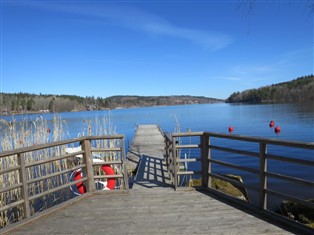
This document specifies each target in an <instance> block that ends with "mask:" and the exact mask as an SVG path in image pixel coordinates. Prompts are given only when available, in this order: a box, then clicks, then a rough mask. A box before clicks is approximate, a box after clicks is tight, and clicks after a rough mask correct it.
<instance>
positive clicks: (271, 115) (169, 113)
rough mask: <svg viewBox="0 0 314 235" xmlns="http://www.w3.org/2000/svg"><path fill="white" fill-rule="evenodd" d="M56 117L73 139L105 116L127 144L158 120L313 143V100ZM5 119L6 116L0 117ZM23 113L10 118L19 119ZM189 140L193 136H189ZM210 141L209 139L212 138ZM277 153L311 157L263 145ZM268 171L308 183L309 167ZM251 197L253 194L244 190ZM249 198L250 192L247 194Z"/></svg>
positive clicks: (306, 191) (303, 191)
mask: <svg viewBox="0 0 314 235" xmlns="http://www.w3.org/2000/svg"><path fill="white" fill-rule="evenodd" d="M43 116H44V118H45V119H47V120H48V123H49V122H50V123H51V120H52V118H53V115H52V114H44V115H43ZM59 116H60V117H61V119H63V120H65V123H66V126H67V129H68V135H69V138H75V137H77V136H79V135H80V133H83V132H84V131H86V120H94V119H103V118H106V119H107V123H108V125H110V126H111V127H112V128H114V129H115V132H116V133H117V134H124V135H125V136H126V141H127V144H130V143H131V141H132V139H133V135H134V132H135V128H136V126H137V125H140V124H158V125H159V126H160V128H161V129H162V130H163V131H166V132H174V131H175V130H176V129H178V128H179V129H180V131H181V132H185V131H188V130H191V131H210V132H219V133H228V127H229V126H233V127H234V132H233V134H239V135H246V136H256V137H267V138H273V139H280V140H293V141H303V142H314V104H313V103H310V104H262V105H243V104H240V105H239V104H224V103H219V104H206V105H185V106H162V107H147V108H130V109H115V110H110V111H109V110H106V111H86V112H68V113H60V114H59ZM37 117H38V115H28V118H29V119H30V120H32V119H36V118H37ZM2 118H5V119H7V120H11V117H5V116H4V117H2ZM22 118H23V116H15V119H16V120H17V121H19V120H20V119H22ZM270 120H274V121H275V126H277V125H278V126H280V128H281V133H280V134H275V133H274V129H272V128H270V127H269V122H270ZM191 141H193V140H191ZM214 141H215V140H214ZM216 141H217V143H220V144H223V145H229V146H231V147H232V145H235V143H228V142H226V143H224V142H223V141H219V140H216ZM244 148H245V149H246V150H252V149H254V148H256V146H252V145H246V146H244ZM269 151H270V152H271V153H274V154H276V153H277V154H282V155H283V156H286V155H287V156H291V157H300V158H305V159H310V160H314V156H313V151H301V152H300V151H296V150H291V149H287V148H278V147H276V146H269V149H268V152H269ZM218 155H219V158H220V159H222V160H227V161H228V162H231V163H233V162H234V163H236V164H239V163H241V164H243V165H245V166H250V167H255V168H257V169H258V160H257V159H252V158H249V157H242V156H233V157H230V154H227V153H221V154H218ZM268 169H270V170H276V171H278V172H279V173H289V174H292V176H294V177H299V178H304V179H309V180H312V181H314V173H313V168H310V167H306V166H300V167H296V166H295V165H292V164H290V165H289V164H286V163H285V164H283V163H282V162H276V161H269V163H268ZM213 171H216V172H217V173H234V174H240V175H242V176H243V179H244V181H245V182H246V183H249V184H256V183H257V181H256V179H255V178H256V177H253V176H252V175H250V174H248V173H245V172H239V171H232V172H229V171H228V172H226V170H225V169H222V168H220V167H219V166H215V165H213ZM269 187H270V188H278V187H281V188H284V189H285V190H287V192H289V193H291V191H293V194H294V195H296V196H299V197H305V198H314V189H313V188H300V187H291V185H290V186H289V187H288V186H287V185H286V184H285V182H281V181H279V180H275V179H274V180H271V181H270V184H269ZM249 193H251V194H252V195H253V194H254V193H253V192H249ZM253 197H254V195H253Z"/></svg>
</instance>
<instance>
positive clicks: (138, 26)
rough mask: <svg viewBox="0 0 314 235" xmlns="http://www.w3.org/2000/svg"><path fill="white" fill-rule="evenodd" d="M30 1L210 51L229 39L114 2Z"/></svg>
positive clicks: (222, 35)
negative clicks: (187, 42)
mask: <svg viewBox="0 0 314 235" xmlns="http://www.w3.org/2000/svg"><path fill="white" fill-rule="evenodd" d="M94 3H95V2H94ZM30 4H31V6H34V7H38V8H40V9H45V10H49V11H57V12H65V13H69V14H73V15H79V16H83V17H87V18H89V19H88V20H91V19H94V20H97V21H98V22H99V21H100V22H104V23H110V24H113V25H117V26H119V27H125V28H129V29H132V30H136V31H141V32H144V33H147V34H150V35H154V36H168V37H174V38H179V39H184V40H188V41H190V42H193V43H196V44H199V45H201V46H202V47H204V48H205V49H208V50H212V51H215V50H219V49H222V48H224V47H227V46H228V45H229V44H230V43H231V42H232V41H233V40H232V38H231V37H230V36H228V35H225V34H222V33H219V32H209V31H205V30H200V29H193V28H185V27H179V26H176V25H174V24H172V23H171V22H169V21H167V20H165V19H164V18H162V17H159V16H157V15H154V14H150V13H147V12H145V11H143V10H141V9H139V8H135V7H130V6H125V5H124V6H122V5H119V6H118V5H112V4H108V3H105V4H101V5H95V4H93V2H91V3H88V4H86V2H79V3H75V4H74V3H71V2H70V3H63V4H56V3H51V2H39V3H38V2H37V3H34V2H32V3H30Z"/></svg>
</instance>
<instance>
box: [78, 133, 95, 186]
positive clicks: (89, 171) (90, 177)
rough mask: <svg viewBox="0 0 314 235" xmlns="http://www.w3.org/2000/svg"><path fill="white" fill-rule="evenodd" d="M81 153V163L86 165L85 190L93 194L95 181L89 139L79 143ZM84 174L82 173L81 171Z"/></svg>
mask: <svg viewBox="0 0 314 235" xmlns="http://www.w3.org/2000/svg"><path fill="white" fill-rule="evenodd" d="M81 145H82V150H84V153H83V163H85V164H86V175H87V182H86V190H87V192H93V191H95V190H96V186H95V180H94V167H93V156H92V152H91V144H90V140H89V139H84V140H83V141H82V143H81ZM83 172H84V171H83Z"/></svg>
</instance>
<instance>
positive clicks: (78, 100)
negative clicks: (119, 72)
mask: <svg viewBox="0 0 314 235" xmlns="http://www.w3.org/2000/svg"><path fill="white" fill-rule="evenodd" d="M0 99H1V101H0V104H1V106H0V112H1V114H2V115H6V114H13V113H37V112H39V113H46V112H69V111H84V110H104V109H116V108H130V107H148V106H166V105H183V104H208V103H216V102H224V100H221V99H215V98H207V97H202V96H184V95H182V96H111V97H107V98H102V97H97V98H95V97H93V96H92V97H80V96H74V95H43V94H39V95H36V94H30V93H21V92H20V93H0Z"/></svg>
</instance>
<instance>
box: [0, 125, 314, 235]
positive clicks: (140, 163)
mask: <svg viewBox="0 0 314 235" xmlns="http://www.w3.org/2000/svg"><path fill="white" fill-rule="evenodd" d="M189 134H191V133H189ZM198 134H199V133H197V134H196V133H194V134H193V135H198ZM174 136H175V135H174ZM85 138H89V137H85ZM93 138H96V137H93ZM119 138H120V137H119ZM166 139H167V138H166V136H164V135H163V133H162V132H161V131H160V130H159V128H158V127H157V126H156V125H140V126H138V128H137V131H136V134H135V137H134V140H133V144H132V146H130V149H129V153H128V155H127V158H128V166H127V168H128V171H129V172H130V169H131V172H133V173H134V174H133V176H132V177H131V179H130V182H129V183H130V185H131V186H130V188H128V187H127V186H125V187H124V190H113V191H95V189H93V188H92V183H89V184H87V193H85V194H83V195H81V196H78V197H76V198H74V199H71V200H70V201H69V202H65V203H62V204H60V205H57V206H55V207H52V208H50V209H47V210H46V211H45V212H41V213H38V214H36V215H33V216H30V217H29V218H27V219H26V220H22V221H20V222H17V223H16V224H15V225H14V224H13V225H12V226H8V228H3V229H2V230H0V233H1V232H2V233H7V234H10V235H11V234H12V235H14V234H23V235H24V234H290V233H304V234H307V233H308V234H311V231H312V230H310V229H309V230H307V229H305V230H298V229H299V227H294V226H289V223H291V221H289V222H286V223H284V222H282V221H283V220H282V219H278V218H275V217H272V216H269V215H268V214H267V213H266V212H265V211H262V212H261V211H259V210H257V208H256V207H252V206H250V205H247V204H246V203H244V202H243V203H241V202H238V200H233V199H230V200H229V199H228V198H227V199H226V198H224V197H220V194H219V193H218V194H217V193H214V192H211V191H208V190H206V189H204V188H188V187H182V188H179V187H177V185H175V183H176V182H174V181H173V180H171V179H173V177H177V176H178V175H179V173H180V172H177V171H173V169H174V168H175V165H173V164H174V163H176V162H175V161H176V160H175V159H172V160H171V159H170V160H169V158H171V156H175V153H177V151H176V148H180V147H181V148H183V147H182V145H178V146H175V144H174V149H172V151H170V150H169V149H167V146H168V143H167V141H169V139H168V140H166ZM80 141H81V142H82V143H83V144H84V143H85V142H83V141H85V139H80ZM173 142H174V143H175V141H174V140H173ZM201 142H202V143H203V144H204V143H206V141H204V139H203V137H201ZM83 146H85V147H83V150H82V151H80V152H79V153H80V154H82V155H83V157H84V156H85V155H87V156H88V155H89V156H90V153H88V151H89V150H90V149H91V148H90V147H88V146H86V143H85V144H84V145H83ZM200 146H201V144H200V145H198V147H200ZM165 147H166V149H165ZM189 147H195V146H192V145H189ZM307 148H310V149H312V148H313V146H312V147H311V146H310V147H307ZM102 150H108V149H102ZM23 151H29V150H28V149H27V150H23ZM93 151H96V150H93ZM98 151H100V149H98V150H97V152H98ZM114 151H121V148H115V149H114ZM201 152H202V154H204V153H205V151H204V149H203V150H202V151H201ZM122 155H123V154H122ZM0 157H1V155H0ZM58 159H59V158H58ZM124 162H125V160H122V161H117V160H115V161H113V162H112V164H114V163H119V164H122V163H124ZM173 162H174V163H173ZM307 163H309V162H307ZM171 164H172V165H173V169H172V170H171V169H170V170H169V167H170V165H171ZM86 165H87V168H88V167H91V166H89V164H88V161H87V160H86ZM205 169H206V168H205ZM88 172H89V171H88ZM88 172H87V173H88ZM188 173H190V171H189V172H188ZM91 177H92V178H93V177H94V176H91ZM115 177H117V178H122V179H124V181H127V180H126V179H125V177H123V175H115ZM95 178H96V177H95ZM107 178H108V177H107ZM88 179H89V176H87V182H89V180H88ZM82 180H83V179H82ZM85 180H86V179H85ZM307 184H312V183H310V182H307ZM175 189H176V190H175ZM235 202H236V203H235ZM300 231H302V232H300Z"/></svg>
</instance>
